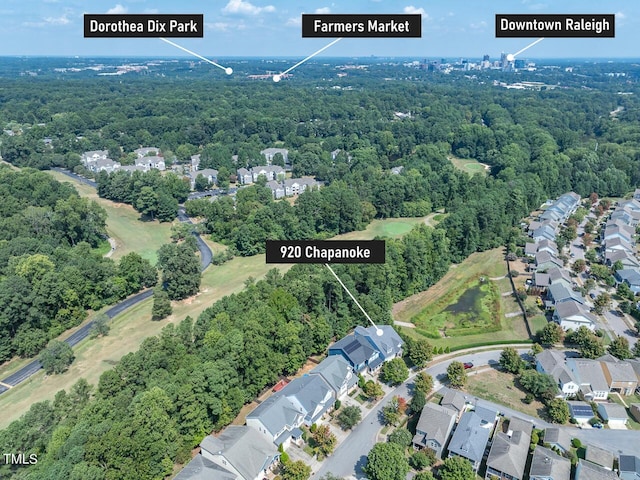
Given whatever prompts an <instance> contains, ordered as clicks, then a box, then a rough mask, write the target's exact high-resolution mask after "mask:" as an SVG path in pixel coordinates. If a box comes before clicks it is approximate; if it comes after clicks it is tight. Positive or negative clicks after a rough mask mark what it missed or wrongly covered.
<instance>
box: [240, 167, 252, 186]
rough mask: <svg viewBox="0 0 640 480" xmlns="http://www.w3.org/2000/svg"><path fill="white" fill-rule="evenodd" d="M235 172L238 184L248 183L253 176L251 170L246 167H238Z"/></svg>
mask: <svg viewBox="0 0 640 480" xmlns="http://www.w3.org/2000/svg"><path fill="white" fill-rule="evenodd" d="M236 173H237V175H238V182H239V183H240V184H242V185H248V184H250V183H253V176H252V175H251V172H250V171H249V170H247V169H246V168H239V169H238V171H237V172H236Z"/></svg>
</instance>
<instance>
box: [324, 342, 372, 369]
mask: <svg viewBox="0 0 640 480" xmlns="http://www.w3.org/2000/svg"><path fill="white" fill-rule="evenodd" d="M331 355H341V356H342V357H343V358H344V359H345V360H346V361H347V362H349V365H351V367H352V368H353V369H354V370H355V371H356V372H358V373H361V372H364V371H365V370H367V369H368V370H369V371H374V370H376V369H377V368H378V367H380V365H382V362H383V361H384V360H383V358H382V357H381V356H380V352H378V351H377V350H376V349H374V348H373V346H372V345H371V344H370V343H369V342H368V341H367V339H365V338H363V337H361V336H356V335H354V334H351V335H347V336H346V337H344V338H341V339H340V340H338V341H337V342H336V343H334V344H333V345H331V346H330V347H329V356H331Z"/></svg>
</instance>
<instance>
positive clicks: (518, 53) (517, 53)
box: [513, 37, 544, 57]
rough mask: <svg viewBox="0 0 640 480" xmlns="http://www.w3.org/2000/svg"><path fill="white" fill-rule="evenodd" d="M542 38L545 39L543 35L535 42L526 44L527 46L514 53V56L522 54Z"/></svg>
mask: <svg viewBox="0 0 640 480" xmlns="http://www.w3.org/2000/svg"><path fill="white" fill-rule="evenodd" d="M542 40H544V37H541V38H539V39H537V40H536V41H535V42H533V43H531V44H530V45H527V46H526V47H524V48H523V49H522V50H520V51H518V52H516V53H514V54H513V56H514V57H516V56H518V55H520V54H521V53H522V52H524V51H525V50H527V49H529V48H531V47H533V46H534V45H535V44H536V43H540V42H541V41H542Z"/></svg>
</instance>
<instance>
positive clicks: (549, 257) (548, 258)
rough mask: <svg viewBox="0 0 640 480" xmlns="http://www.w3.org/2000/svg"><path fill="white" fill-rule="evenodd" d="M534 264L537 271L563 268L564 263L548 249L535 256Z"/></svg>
mask: <svg viewBox="0 0 640 480" xmlns="http://www.w3.org/2000/svg"><path fill="white" fill-rule="evenodd" d="M533 263H534V266H535V269H536V271H541V272H543V271H545V270H549V269H550V268H553V267H559V268H563V267H564V264H563V263H562V260H560V259H558V258H556V256H555V255H553V254H551V253H549V252H548V251H547V250H543V251H540V252H538V253H536V254H535V256H534V262H533Z"/></svg>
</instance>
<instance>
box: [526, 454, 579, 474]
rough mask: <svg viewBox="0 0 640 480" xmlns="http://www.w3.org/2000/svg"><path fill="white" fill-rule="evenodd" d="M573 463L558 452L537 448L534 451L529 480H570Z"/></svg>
mask: <svg viewBox="0 0 640 480" xmlns="http://www.w3.org/2000/svg"><path fill="white" fill-rule="evenodd" d="M570 477H571V461H570V460H568V459H566V458H564V457H561V456H560V455H558V454H557V453H556V452H554V451H552V450H549V449H548V448H544V447H541V446H537V447H536V449H535V450H534V451H533V458H532V460H531V469H530V470H529V480H569V479H570Z"/></svg>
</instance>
